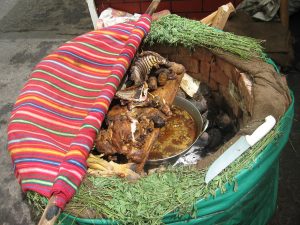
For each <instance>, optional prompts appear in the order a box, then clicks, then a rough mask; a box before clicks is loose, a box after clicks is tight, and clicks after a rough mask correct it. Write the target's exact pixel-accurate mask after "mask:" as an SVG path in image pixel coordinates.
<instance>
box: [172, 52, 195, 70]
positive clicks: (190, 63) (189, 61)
mask: <svg viewBox="0 0 300 225" xmlns="http://www.w3.org/2000/svg"><path fill="white" fill-rule="evenodd" d="M169 60H170V61H173V62H176V63H180V64H182V65H184V67H185V69H186V71H187V73H190V72H192V73H199V61H198V60H197V59H194V58H191V57H188V56H184V55H170V56H169Z"/></svg>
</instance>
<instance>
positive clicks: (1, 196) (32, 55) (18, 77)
mask: <svg viewBox="0 0 300 225" xmlns="http://www.w3.org/2000/svg"><path fill="white" fill-rule="evenodd" d="M84 3H85V1H82V0H73V1H72V0H64V1H61V0H52V1H51V0H1V2H0V96H1V98H0V147H1V150H0V203H1V204H0V225H19V224H20V225H21V224H22V225H31V224H35V223H36V222H35V221H34V220H33V218H32V217H31V214H30V210H29V207H28V206H27V204H26V203H25V202H24V200H23V196H22V194H21V191H20V188H19V185H18V184H17V182H16V180H15V177H14V176H13V173H12V167H11V161H10V157H9V155H8V153H7V151H6V145H7V143H6V139H7V135H6V129H7V121H8V118H9V114H10V111H11V109H12V106H13V104H14V102H15V100H16V98H17V96H18V94H19V92H20V90H21V88H22V87H23V85H24V83H25V81H26V80H27V79H28V76H29V74H30V71H31V70H32V68H33V67H34V65H35V64H37V63H38V62H39V61H40V60H41V58H42V57H44V56H46V55H47V54H49V53H50V52H51V51H52V50H53V49H55V48H56V47H57V46H59V45H60V44H61V43H63V42H65V41H67V40H69V39H71V38H72V37H74V36H77V35H78V34H81V33H84V32H85V31H88V30H90V29H91V22H90V19H89V16H88V13H87V9H86V6H85V4H84ZM288 79H289V82H290V85H291V88H292V89H293V90H294V93H295V95H296V102H297V103H296V109H295V111H296V117H295V124H294V127H293V132H292V135H291V137H290V142H289V143H288V145H287V147H286V148H285V150H284V151H283V154H282V157H281V170H280V185H279V204H278V210H277V213H276V215H275V216H274V219H273V220H272V221H271V222H270V224H272V225H287V224H291V225H292V224H299V223H300V218H299V217H300V214H299V208H300V205H299V204H300V197H299V196H300V195H299V193H300V189H299V187H300V185H299V182H300V181H299V179H300V178H299V176H298V174H297V171H299V169H300V148H299V146H300V141H299V137H300V136H299V135H300V108H299V104H300V103H299V101H300V100H298V99H297V96H299V94H300V74H299V72H293V73H291V74H290V76H289V77H288Z"/></svg>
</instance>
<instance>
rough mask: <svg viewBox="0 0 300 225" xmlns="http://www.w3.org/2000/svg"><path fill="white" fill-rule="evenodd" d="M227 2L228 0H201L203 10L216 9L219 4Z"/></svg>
mask: <svg viewBox="0 0 300 225" xmlns="http://www.w3.org/2000/svg"><path fill="white" fill-rule="evenodd" d="M228 2H229V1H228V0H218V1H216V0H203V11H204V12H207V11H216V10H217V9H218V8H219V7H220V6H221V5H225V4H227V3H228Z"/></svg>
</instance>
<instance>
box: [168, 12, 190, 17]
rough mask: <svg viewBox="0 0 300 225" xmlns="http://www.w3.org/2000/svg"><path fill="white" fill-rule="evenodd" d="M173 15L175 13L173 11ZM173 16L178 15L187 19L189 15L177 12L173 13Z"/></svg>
mask: <svg viewBox="0 0 300 225" xmlns="http://www.w3.org/2000/svg"><path fill="white" fill-rule="evenodd" d="M171 13H173V12H172V11H171ZM173 14H176V15H178V16H181V17H187V14H186V13H185V12H176V13H173Z"/></svg>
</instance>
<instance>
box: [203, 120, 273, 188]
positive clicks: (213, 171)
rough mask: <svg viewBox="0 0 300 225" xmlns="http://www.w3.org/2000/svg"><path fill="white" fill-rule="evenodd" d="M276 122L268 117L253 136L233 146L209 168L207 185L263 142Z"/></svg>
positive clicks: (206, 177)
mask: <svg viewBox="0 0 300 225" xmlns="http://www.w3.org/2000/svg"><path fill="white" fill-rule="evenodd" d="M275 123H276V120H275V118H274V117H273V116H271V115H270V116H267V117H266V118H265V122H264V123H263V124H262V125H260V126H259V127H258V128H257V129H256V130H255V131H254V132H253V133H252V134H251V135H245V136H241V137H240V138H239V139H238V140H237V141H236V142H235V143H234V144H233V145H231V146H230V147H229V148H228V149H227V150H226V151H225V152H224V153H223V154H222V155H220V156H219V158H218V159H217V160H216V161H214V163H213V164H212V165H211V166H210V167H209V169H208V171H207V173H206V176H205V183H207V184H208V183H209V182H210V181H211V180H212V179H214V178H215V177H216V176H217V175H218V174H219V173H220V172H221V171H222V170H223V169H225V168H226V167H227V166H229V165H230V164H231V163H232V162H234V160H236V159H237V158H238V157H239V156H240V155H242V154H243V153H244V152H245V151H247V149H249V148H250V147H252V146H253V145H254V144H256V143H257V142H258V141H259V140H261V139H262V138H263V137H264V136H265V135H266V134H267V133H269V132H270V130H271V129H272V128H273V127H274V125H275Z"/></svg>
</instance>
